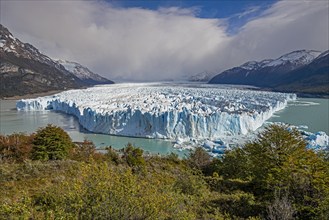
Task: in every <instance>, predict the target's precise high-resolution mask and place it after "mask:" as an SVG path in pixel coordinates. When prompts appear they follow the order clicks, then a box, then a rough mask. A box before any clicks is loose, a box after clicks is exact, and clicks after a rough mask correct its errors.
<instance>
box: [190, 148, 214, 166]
mask: <svg viewBox="0 0 329 220" xmlns="http://www.w3.org/2000/svg"><path fill="white" fill-rule="evenodd" d="M211 160H212V157H211V156H210V155H209V154H208V153H207V151H205V150H204V149H203V148H202V147H197V148H195V150H194V151H192V152H191V153H190V155H189V156H188V159H187V162H188V164H189V165H190V166H191V167H192V168H197V169H199V170H203V169H205V168H206V167H207V166H208V165H209V164H210V163H211Z"/></svg>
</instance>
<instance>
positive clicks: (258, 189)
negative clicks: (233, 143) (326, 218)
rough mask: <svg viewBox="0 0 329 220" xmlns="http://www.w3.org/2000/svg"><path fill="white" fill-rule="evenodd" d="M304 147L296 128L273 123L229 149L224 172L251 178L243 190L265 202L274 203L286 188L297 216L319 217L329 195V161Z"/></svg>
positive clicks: (224, 162)
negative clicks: (261, 131) (257, 135)
mask: <svg viewBox="0 0 329 220" xmlns="http://www.w3.org/2000/svg"><path fill="white" fill-rule="evenodd" d="M305 147H306V143H305V142H304V141H303V140H302V138H301V136H300V135H299V133H298V132H297V131H296V130H288V128H287V127H282V126H278V125H272V126H269V127H268V128H267V129H266V130H265V131H264V132H263V133H261V134H260V135H259V137H258V139H257V140H255V141H253V142H250V143H248V144H246V146H245V147H243V148H242V149H235V150H233V151H231V152H229V153H227V154H226V155H225V157H224V159H223V161H222V167H221V174H222V175H223V177H224V178H225V179H235V178H241V179H242V180H245V181H248V180H249V181H250V184H249V185H248V188H243V190H245V191H247V192H251V193H253V194H254V195H255V196H256V198H257V200H258V201H261V202H262V204H263V205H264V206H265V205H266V204H268V205H270V204H272V205H273V202H275V200H276V199H277V198H276V197H275V192H276V191H282V192H286V193H287V200H288V201H289V202H291V203H292V205H293V206H294V207H295V208H296V212H295V215H294V216H295V217H298V218H300V219H317V218H318V217H319V215H321V213H322V212H324V210H323V208H319V207H321V204H323V201H326V199H327V198H328V190H329V172H328V163H326V162H325V160H324V159H323V158H322V157H320V156H318V155H316V154H315V153H314V152H313V151H311V150H307V149H306V148H305ZM279 199H280V198H279ZM264 208H265V207H264Z"/></svg>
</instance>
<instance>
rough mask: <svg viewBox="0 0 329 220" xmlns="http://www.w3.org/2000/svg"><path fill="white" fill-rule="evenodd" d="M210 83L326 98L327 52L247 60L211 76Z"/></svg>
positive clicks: (300, 51) (299, 52) (328, 92)
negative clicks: (248, 86) (249, 86)
mask: <svg viewBox="0 0 329 220" xmlns="http://www.w3.org/2000/svg"><path fill="white" fill-rule="evenodd" d="M209 83H210V84H238V85H252V86H257V87H260V88H266V89H270V90H274V91H281V92H295V93H300V94H303V93H309V94H313V95H320V96H322V95H324V96H328V95H329V88H328V87H329V53H328V51H325V52H322V53H321V52H320V51H315V50H297V51H293V52H290V53H287V54H284V55H282V56H280V57H279V58H277V59H266V60H262V61H249V62H246V63H244V64H242V65H241V66H237V67H233V68H231V69H228V70H225V71H223V72H222V73H220V74H217V75H216V76H214V77H213V78H212V79H211V80H210V81H209Z"/></svg>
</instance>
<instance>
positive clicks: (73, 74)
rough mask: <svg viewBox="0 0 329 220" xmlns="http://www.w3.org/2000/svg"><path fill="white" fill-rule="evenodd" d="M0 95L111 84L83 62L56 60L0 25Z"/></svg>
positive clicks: (7, 95)
mask: <svg viewBox="0 0 329 220" xmlns="http://www.w3.org/2000/svg"><path fill="white" fill-rule="evenodd" d="M0 82H1V83H0V98H3V97H11V96H17V95H27V94H34V93H41V92H48V91H62V90H66V89H73V88H84V87H87V86H92V85H97V84H111V83H113V82H112V81H111V80H108V79H105V78H104V77H101V76H99V75H97V74H95V73H93V72H91V71H90V70H89V69H88V68H86V67H83V66H82V65H80V64H78V63H74V62H69V61H61V60H59V61H56V60H53V59H51V58H49V57H48V56H46V55H44V54H42V53H40V52H39V50H38V49H36V48H35V47H34V46H32V45H31V44H28V43H22V42H21V41H20V40H19V39H17V38H15V37H14V36H13V35H12V34H11V33H10V32H9V30H8V29H7V28H5V27H4V26H3V25H1V24H0Z"/></svg>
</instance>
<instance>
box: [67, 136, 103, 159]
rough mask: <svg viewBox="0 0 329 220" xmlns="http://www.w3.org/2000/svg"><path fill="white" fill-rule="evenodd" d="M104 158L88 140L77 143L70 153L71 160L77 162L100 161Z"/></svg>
mask: <svg viewBox="0 0 329 220" xmlns="http://www.w3.org/2000/svg"><path fill="white" fill-rule="evenodd" d="M103 156H104V155H103V154H101V153H98V152H97V151H96V147H95V145H94V143H93V142H91V141H88V140H84V141H83V142H82V143H76V144H75V146H74V147H72V148H71V150H70V152H69V158H70V159H72V160H77V161H88V160H91V159H92V160H99V159H101V158H102V157H103Z"/></svg>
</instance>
